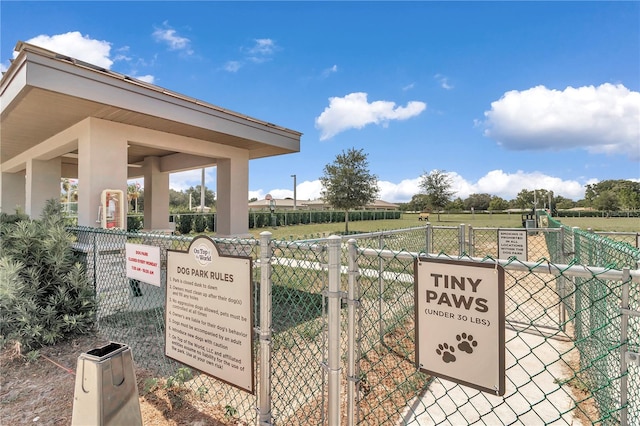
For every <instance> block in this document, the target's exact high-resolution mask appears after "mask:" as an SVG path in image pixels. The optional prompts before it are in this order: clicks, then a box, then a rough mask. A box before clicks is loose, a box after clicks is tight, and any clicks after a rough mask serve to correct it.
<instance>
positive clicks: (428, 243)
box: [424, 223, 433, 254]
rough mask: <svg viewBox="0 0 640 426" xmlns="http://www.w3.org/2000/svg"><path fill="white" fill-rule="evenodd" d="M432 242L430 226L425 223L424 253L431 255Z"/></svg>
mask: <svg viewBox="0 0 640 426" xmlns="http://www.w3.org/2000/svg"><path fill="white" fill-rule="evenodd" d="M432 240H433V229H432V228H431V224H430V223H427V233H426V247H425V249H424V252H425V253H426V254H429V253H431V251H432V250H431V242H432Z"/></svg>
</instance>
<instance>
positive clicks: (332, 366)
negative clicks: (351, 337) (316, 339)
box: [327, 235, 342, 426]
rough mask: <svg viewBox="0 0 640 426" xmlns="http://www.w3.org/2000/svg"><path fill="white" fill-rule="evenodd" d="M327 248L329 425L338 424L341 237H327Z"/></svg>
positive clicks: (335, 425)
mask: <svg viewBox="0 0 640 426" xmlns="http://www.w3.org/2000/svg"><path fill="white" fill-rule="evenodd" d="M327 242H328V246H329V247H328V248H329V265H328V272H329V289H328V292H327V298H328V302H327V305H328V307H327V315H328V317H329V319H328V326H329V328H328V332H327V340H328V345H327V346H328V348H327V349H328V352H329V353H328V359H327V368H328V371H329V383H328V387H329V395H328V405H329V406H328V416H327V418H328V421H329V425H330V426H339V425H340V370H341V369H340V299H341V293H340V243H341V242H342V239H341V238H340V237H339V236H337V235H332V236H330V237H329V238H328V239H327Z"/></svg>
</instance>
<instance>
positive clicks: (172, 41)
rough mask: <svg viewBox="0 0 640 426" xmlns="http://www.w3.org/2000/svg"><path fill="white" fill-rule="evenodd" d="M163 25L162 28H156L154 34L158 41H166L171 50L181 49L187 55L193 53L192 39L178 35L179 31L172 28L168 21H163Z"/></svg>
mask: <svg viewBox="0 0 640 426" xmlns="http://www.w3.org/2000/svg"><path fill="white" fill-rule="evenodd" d="M162 25H163V27H162V28H156V30H155V31H154V32H153V34H152V35H153V38H154V39H155V40H156V41H157V42H160V43H165V44H166V45H167V46H168V47H169V50H180V51H183V52H184V53H186V54H187V55H191V54H193V50H192V49H191V40H189V39H188V38H187V37H182V36H180V35H178V32H177V31H176V30H174V29H173V28H171V27H170V26H169V24H168V22H167V21H165V22H163V23H162Z"/></svg>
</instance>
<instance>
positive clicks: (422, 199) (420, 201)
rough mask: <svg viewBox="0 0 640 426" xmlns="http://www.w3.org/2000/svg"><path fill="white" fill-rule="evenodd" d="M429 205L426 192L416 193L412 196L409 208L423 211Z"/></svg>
mask: <svg viewBox="0 0 640 426" xmlns="http://www.w3.org/2000/svg"><path fill="white" fill-rule="evenodd" d="M427 207H429V199H428V197H427V196H426V195H425V194H416V195H414V196H413V197H411V201H410V202H409V205H408V208H407V210H410V211H414V212H421V211H423V210H426V208H427Z"/></svg>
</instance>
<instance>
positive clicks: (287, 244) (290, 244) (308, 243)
mask: <svg viewBox="0 0 640 426" xmlns="http://www.w3.org/2000/svg"><path fill="white" fill-rule="evenodd" d="M312 241H313V242H312ZM326 241H327V239H326V238H318V239H317V240H298V241H283V240H270V243H271V244H273V246H274V247H278V248H289V249H290V248H295V249H301V250H309V251H314V252H322V251H324V250H326V249H327V246H326ZM323 242H324V244H322V243H323Z"/></svg>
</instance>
